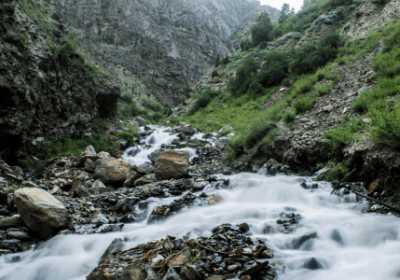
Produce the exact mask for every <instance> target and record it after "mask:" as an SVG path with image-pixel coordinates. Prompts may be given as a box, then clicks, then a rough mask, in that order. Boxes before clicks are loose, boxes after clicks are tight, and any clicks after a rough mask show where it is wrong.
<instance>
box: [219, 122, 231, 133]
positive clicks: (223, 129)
mask: <svg viewBox="0 0 400 280" xmlns="http://www.w3.org/2000/svg"><path fill="white" fill-rule="evenodd" d="M226 130H233V127H232V126H231V125H229V124H228V125H226V126H224V127H223V128H221V129H220V130H219V131H218V134H221V133H222V132H224V131H226Z"/></svg>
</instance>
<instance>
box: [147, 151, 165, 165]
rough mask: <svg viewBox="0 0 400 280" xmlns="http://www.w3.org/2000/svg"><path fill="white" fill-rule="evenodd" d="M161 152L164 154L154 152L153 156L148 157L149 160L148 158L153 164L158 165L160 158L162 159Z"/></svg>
mask: <svg viewBox="0 0 400 280" xmlns="http://www.w3.org/2000/svg"><path fill="white" fill-rule="evenodd" d="M161 152H162V151H161V150H158V151H155V152H152V153H151V154H149V155H148V156H147V158H148V159H149V160H151V162H153V163H156V161H157V159H158V158H159V157H160V155H161Z"/></svg>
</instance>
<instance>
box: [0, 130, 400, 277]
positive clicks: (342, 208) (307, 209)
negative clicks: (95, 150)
mask: <svg viewBox="0 0 400 280" xmlns="http://www.w3.org/2000/svg"><path fill="white" fill-rule="evenodd" d="M164 130H165V128H161V127H158V128H156V130H155V132H153V133H152V134H151V135H149V136H147V137H146V139H144V140H143V141H142V146H141V148H140V151H139V153H137V154H136V155H135V156H130V155H129V152H130V150H131V149H132V148H130V149H128V150H127V151H126V152H125V154H124V157H123V159H124V160H125V161H127V162H129V163H130V164H136V165H138V164H141V163H144V162H146V161H149V160H148V158H147V155H148V154H150V153H152V152H154V151H155V150H157V149H158V148H160V147H161V146H162V145H169V144H170V143H171V142H172V141H173V140H174V139H176V135H170V133H169V132H164ZM193 137H195V138H201V137H202V134H196V135H194V136H193ZM150 146H151V147H150ZM184 150H187V151H188V152H189V155H190V157H191V158H193V157H195V156H196V150H195V149H190V148H185V149H184ZM218 176H221V177H225V178H229V179H230V184H229V186H228V187H227V188H225V189H215V188H214V187H213V186H212V185H211V184H209V185H207V186H206V187H205V189H204V190H203V191H204V192H206V193H207V194H211V193H218V194H220V195H222V197H223V198H224V201H223V202H221V203H219V204H217V205H212V206H208V205H207V206H198V207H193V208H188V209H185V210H182V211H181V212H179V213H178V214H177V215H175V216H173V217H170V218H168V219H167V220H166V221H165V222H163V223H161V224H151V225H147V219H145V220H144V221H142V222H139V223H132V224H125V227H124V229H123V231H122V232H116V233H107V234H88V235H84V234H83V235H78V234H71V235H60V236H55V237H53V238H52V239H50V240H48V241H46V242H44V243H42V244H40V245H39V246H38V247H37V248H36V249H35V250H33V251H27V252H23V253H17V254H12V255H6V256H3V257H1V258H0V279H1V280H84V279H86V275H88V274H89V273H90V272H91V271H92V270H93V269H94V268H95V267H96V266H97V264H98V262H99V259H100V256H101V255H102V254H103V253H104V251H105V250H106V249H107V247H108V246H109V244H110V243H111V242H112V241H113V240H114V239H115V238H122V239H124V240H125V241H126V243H125V249H127V248H131V247H133V246H135V245H137V244H140V243H145V242H148V241H151V240H157V239H160V238H165V237H166V236H167V235H172V236H177V237H182V236H184V235H189V236H190V238H196V237H198V236H210V235H211V230H212V229H213V227H215V226H217V225H220V224H222V223H231V224H238V223H242V222H246V223H248V224H249V225H250V231H251V234H252V238H262V239H264V240H266V244H267V246H268V247H269V248H271V250H272V251H273V253H274V258H273V259H271V260H270V263H271V264H275V267H276V272H277V275H278V276H277V279H279V280H281V279H282V280H284V279H285V280H286V279H290V280H296V279H299V280H300V279H302V280H305V279H307V280H311V279H318V280H321V279H323V280H330V279H332V280H333V279H334V280H345V279H349V280H350V279H351V280H354V279H371V280H372V279H374V280H377V279H382V280H383V279H386V280H388V279H399V277H400V253H399V252H400V222H399V219H398V218H396V217H395V216H393V215H380V214H364V213H362V212H361V210H362V209H363V208H364V206H365V204H364V203H365V202H357V201H356V197H355V196H354V195H348V196H347V197H341V196H336V195H330V192H331V186H330V184H329V183H325V182H319V183H318V185H319V187H318V189H312V190H310V189H303V188H302V187H300V184H299V183H300V182H302V181H307V182H311V179H310V178H305V177H298V176H286V175H277V176H268V175H266V173H265V170H261V171H260V172H259V173H258V174H255V173H239V174H233V175H229V176H225V175H218ZM184 194H185V193H184ZM184 194H183V195H184ZM176 198H177V197H176V196H175V197H172V196H171V197H167V198H162V199H160V198H154V200H153V201H154V202H153V203H150V204H149V206H148V207H149V209H148V210H149V211H148V212H147V213H148V215H150V213H151V211H152V209H154V208H155V207H156V206H157V205H161V204H166V203H169V202H171V201H172V200H174V199H176ZM293 216H294V217H296V219H297V220H298V223H297V224H293V225H289V226H288V225H286V227H284V226H283V225H282V224H278V223H277V220H279V219H280V220H285V219H287V218H288V217H289V218H290V217H293ZM310 233H316V237H315V238H311V239H309V240H306V241H305V242H304V243H303V244H302V245H301V246H299V247H298V248H295V247H296V246H295V245H294V243H293V240H294V239H296V238H298V237H301V236H303V235H307V234H310ZM311 258H315V259H316V260H317V261H318V269H309V268H305V267H304V263H305V262H306V261H307V260H309V259H311Z"/></svg>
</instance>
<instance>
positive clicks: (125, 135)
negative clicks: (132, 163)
mask: <svg viewBox="0 0 400 280" xmlns="http://www.w3.org/2000/svg"><path fill="white" fill-rule="evenodd" d="M115 136H117V137H118V138H120V139H123V140H125V141H127V142H128V145H129V146H133V145H134V143H135V138H138V137H139V135H138V134H137V133H135V132H131V131H123V132H120V133H118V134H116V135H115Z"/></svg>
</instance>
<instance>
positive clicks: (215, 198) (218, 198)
mask: <svg viewBox="0 0 400 280" xmlns="http://www.w3.org/2000/svg"><path fill="white" fill-rule="evenodd" d="M223 200H224V198H223V197H222V195H220V194H211V195H209V197H208V199H207V202H208V204H209V205H216V204H218V203H221V202H222V201H223Z"/></svg>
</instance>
